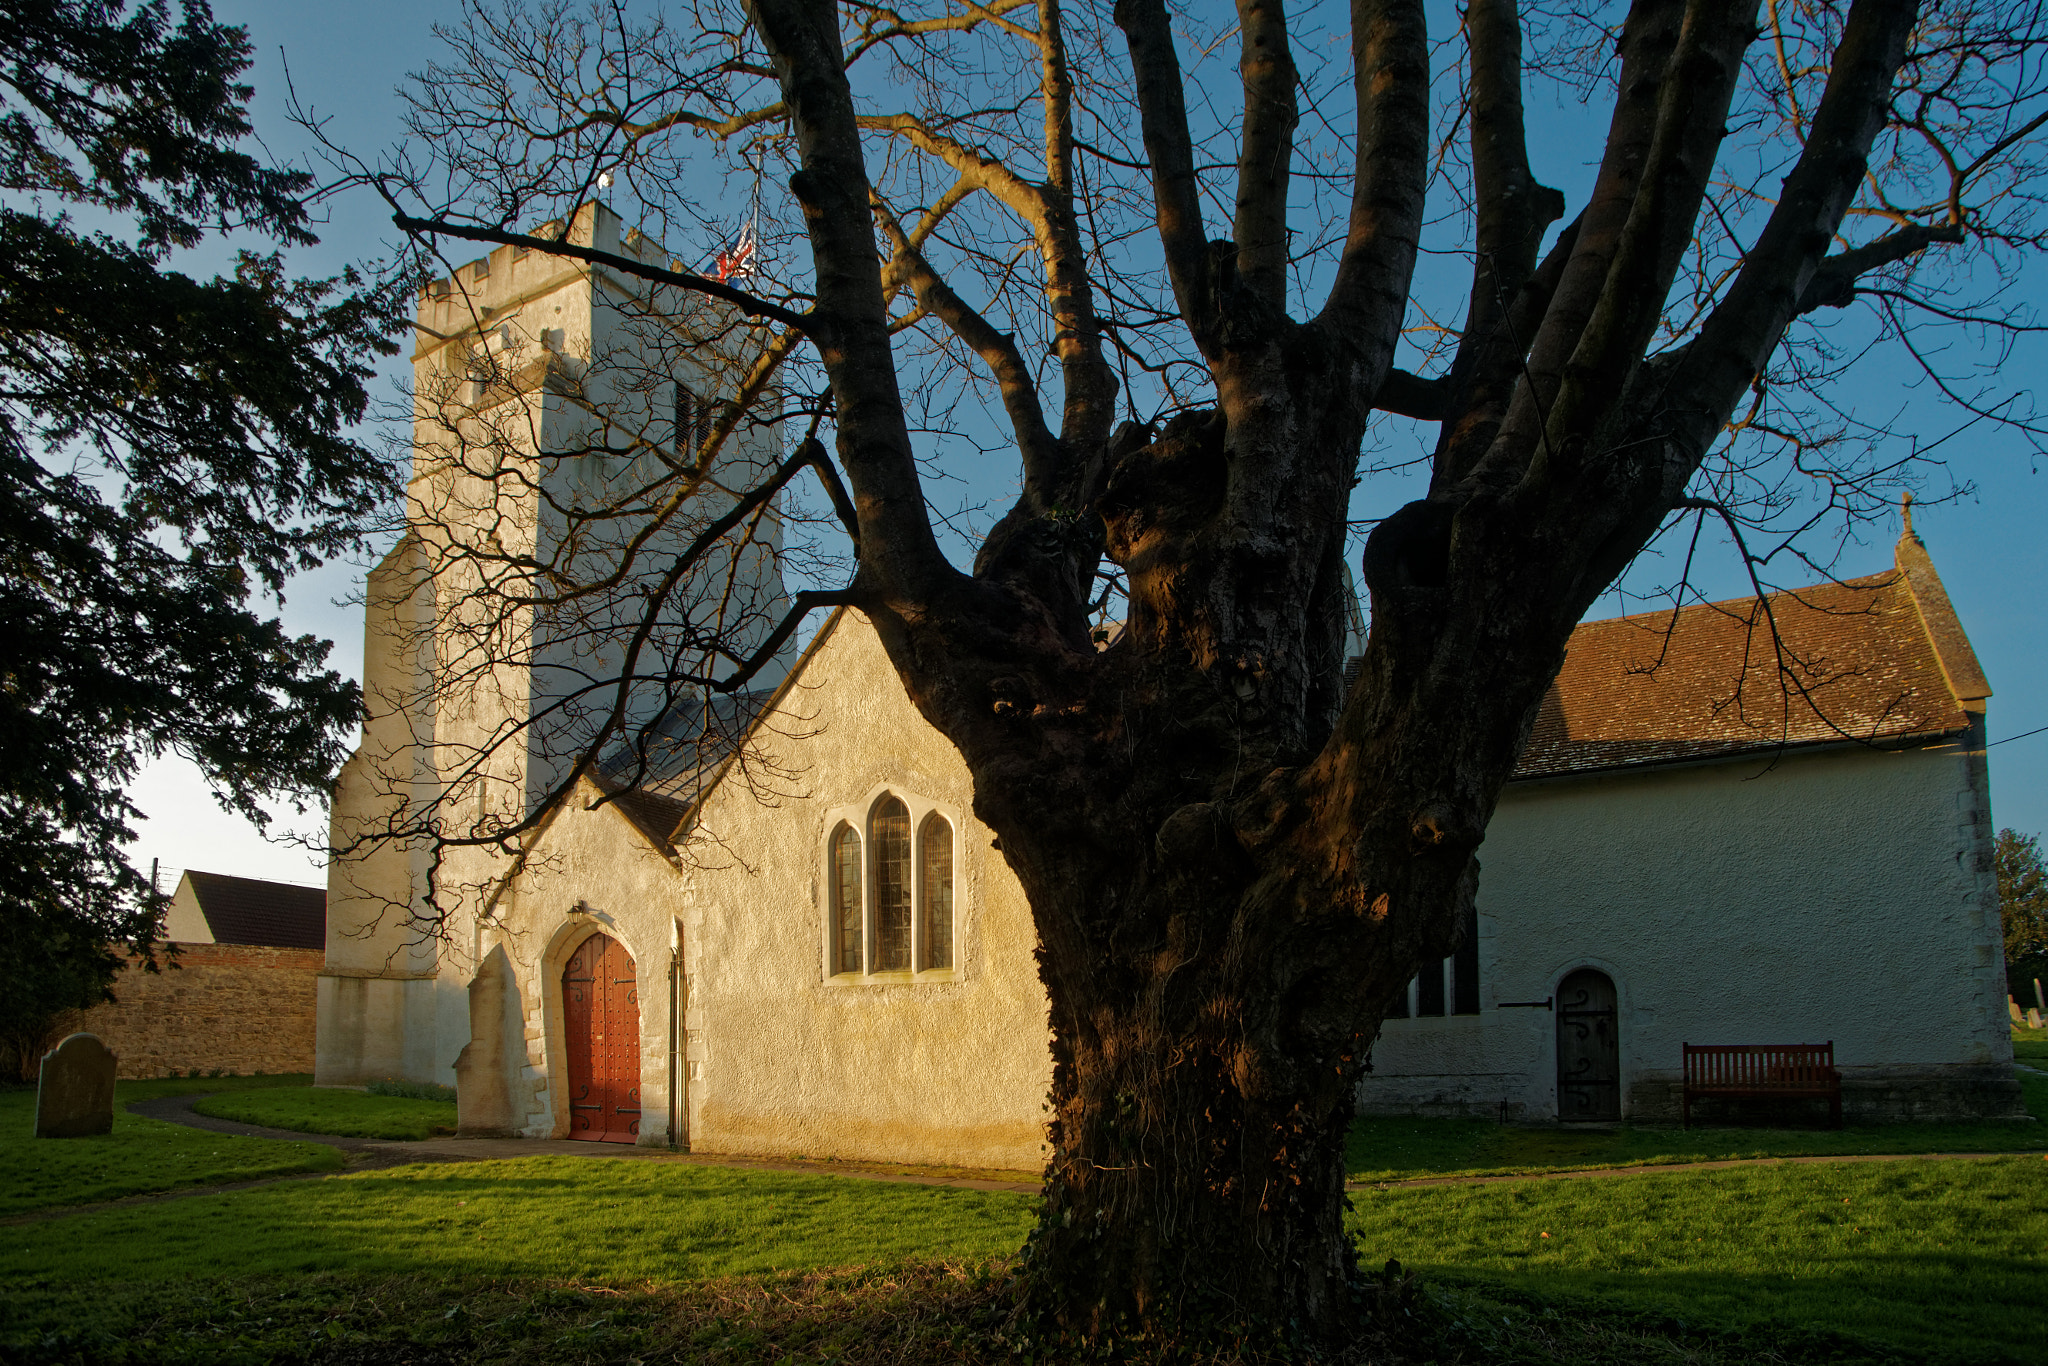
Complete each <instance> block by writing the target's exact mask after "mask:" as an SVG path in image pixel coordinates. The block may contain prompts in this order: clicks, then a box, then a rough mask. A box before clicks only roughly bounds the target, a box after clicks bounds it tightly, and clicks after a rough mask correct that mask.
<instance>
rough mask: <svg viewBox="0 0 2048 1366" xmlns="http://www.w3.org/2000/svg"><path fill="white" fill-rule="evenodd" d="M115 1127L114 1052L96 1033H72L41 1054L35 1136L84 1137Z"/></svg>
mask: <svg viewBox="0 0 2048 1366" xmlns="http://www.w3.org/2000/svg"><path fill="white" fill-rule="evenodd" d="M113 1128H114V1053H113V1050H112V1049H110V1048H108V1047H107V1046H106V1045H105V1044H103V1043H101V1042H100V1040H99V1036H98V1035H97V1034H73V1035H72V1036H71V1037H69V1038H67V1039H65V1040H64V1042H62V1043H60V1044H58V1045H57V1046H56V1047H55V1048H53V1049H51V1050H50V1051H49V1052H47V1053H45V1054H43V1071H42V1079H41V1081H40V1082H39V1083H38V1084H37V1086H36V1137H37V1138H86V1137H89V1136H90V1135H93V1134H104V1133H111V1132H112V1131H113Z"/></svg>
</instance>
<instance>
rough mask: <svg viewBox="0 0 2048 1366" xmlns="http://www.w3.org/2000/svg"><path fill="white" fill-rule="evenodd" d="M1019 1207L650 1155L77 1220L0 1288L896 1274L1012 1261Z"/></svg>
mask: <svg viewBox="0 0 2048 1366" xmlns="http://www.w3.org/2000/svg"><path fill="white" fill-rule="evenodd" d="M251 1141H252V1142H265V1141H267V1140H262V1139H256V1140H251ZM1033 1205H1034V1202H1033V1200H1032V1199H1031V1198H1030V1197H1028V1196H1022V1195H1009V1194H1005V1193H1001V1192H985V1191H972V1190H967V1191H963V1190H957V1189H949V1188H943V1187H933V1186H912V1185H900V1184H893V1183H885V1182H880V1181H860V1180H849V1179H847V1178H844V1177H834V1176H809V1175H803V1174H798V1173H789V1172H758V1171H742V1170H737V1169H734V1168H727V1167H705V1166H697V1165H693V1164H689V1163H681V1162H663V1161H660V1160H658V1159H649V1160H637V1161H602V1160H596V1159H592V1158H581V1157H528V1158H519V1159H516V1160H513V1161H507V1162H464V1163H460V1164H446V1165H421V1166H413V1167H396V1168H392V1169H389V1170H386V1171H380V1172H365V1173H361V1174H358V1175H353V1176H337V1177H333V1178H330V1179H329V1180H326V1181H303V1182H290V1183H287V1184H283V1185H277V1186H264V1187H259V1188H258V1189H255V1190H249V1191H235V1192H229V1193H226V1194H222V1195H211V1196H209V1195H195V1196H191V1197H188V1198H186V1199H183V1200H179V1201H175V1202H173V1203H169V1204H162V1205H152V1206H148V1207H129V1208H123V1209H114V1210H101V1211H96V1212H92V1213H87V1214H80V1215H77V1216H74V1217H72V1218H69V1219H66V1220H65V1221H64V1222H63V1225H62V1227H63V1229H64V1235H63V1237H61V1238H39V1239H36V1240H34V1242H33V1243H31V1242H30V1241H28V1240H19V1241H17V1242H16V1243H15V1244H14V1245H13V1246H9V1247H5V1248H0V1284H5V1285H9V1286H23V1285H49V1284H52V1283H57V1284H61V1283H64V1282H76V1281H152V1280H162V1281H175V1280H179V1279H183V1278H187V1277H203V1276H247V1275H275V1274H299V1273H310V1272H348V1273H352V1274H356V1275H363V1276H373V1277H389V1276H427V1277H439V1276H484V1277H516V1278H546V1279H559V1278H569V1279H584V1278H588V1279H594V1280H599V1281H602V1282H604V1283H606V1284H612V1285H618V1284H630V1283H633V1282H638V1281H643V1280H674V1279H679V1278H680V1279H690V1280H696V1279H703V1278H706V1277H713V1276H729V1275H738V1274H752V1273H760V1272H775V1271H792V1270H809V1269H811V1268H814V1267H832V1266H852V1265H870V1266H873V1265H893V1264H895V1263H899V1262H904V1261H907V1260H910V1259H912V1258H918V1257H990V1256H1004V1255H1007V1254H1009V1253H1012V1252H1014V1251H1016V1250H1017V1248H1018V1246H1019V1245H1020V1244H1022V1242H1023V1241H1024V1235H1025V1233H1026V1232H1027V1231H1028V1230H1029V1229H1030V1226H1031V1220H1032V1217H1033V1216H1032V1209H1033Z"/></svg>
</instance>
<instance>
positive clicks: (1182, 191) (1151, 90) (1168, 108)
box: [1115, 0, 1216, 355]
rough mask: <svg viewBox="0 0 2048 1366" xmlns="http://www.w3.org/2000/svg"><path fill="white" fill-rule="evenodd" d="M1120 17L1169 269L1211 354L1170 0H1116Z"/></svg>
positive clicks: (1204, 255)
mask: <svg viewBox="0 0 2048 1366" xmlns="http://www.w3.org/2000/svg"><path fill="white" fill-rule="evenodd" d="M1115 18H1116V25H1117V27H1118V28H1120V29H1122V30H1123V31H1124V41H1125V42H1126V44H1127V45H1128V46H1129V47H1130V52H1131V74H1132V77H1133V79H1134V80H1135V81H1136V84H1137V94H1138V112H1139V115H1140V120H1141V123H1142V125H1143V129H1144V139H1145V159H1146V160H1147V161H1149V162H1151V163H1152V203H1153V213H1154V216H1155V217H1156V218H1157V220H1158V223H1159V242H1160V245H1161V246H1162V247H1163V248H1164V249H1165V252H1166V274H1167V277H1168V278H1169V279H1170V280H1172V282H1173V296H1174V299H1175V300H1176V301H1177V302H1178V303H1179V305H1180V313H1181V317H1182V318H1183V319H1184V320H1185V321H1186V322H1187V325H1188V330H1189V332H1190V333H1192V334H1193V336H1194V340H1195V345H1196V346H1198V347H1200V348H1201V349H1202V351H1203V354H1205V355H1206V354H1208V353H1209V350H1210V348H1211V347H1212V346H1213V345H1214V339H1213V335H1212V334H1213V332H1214V330H1215V323H1216V301H1215V299H1214V298H1213V297H1212V296H1211V293H1210V288H1209V247H1208V240H1207V238H1206V236H1205V234H1204V233H1203V231H1202V200H1201V186H1200V184H1199V182H1198V181H1197V180H1196V178H1195V149H1194V140H1193V138H1192V137H1191V136H1190V134H1189V132H1188V106H1187V96H1186V93H1185V92H1184V91H1183V90H1182V88H1181V71H1180V59H1179V58H1178V57H1177V56H1175V55H1174V51H1173V28H1172V26H1171V25H1170V24H1169V23H1168V21H1167V16H1166V5H1165V0H1117V4H1116V11H1115Z"/></svg>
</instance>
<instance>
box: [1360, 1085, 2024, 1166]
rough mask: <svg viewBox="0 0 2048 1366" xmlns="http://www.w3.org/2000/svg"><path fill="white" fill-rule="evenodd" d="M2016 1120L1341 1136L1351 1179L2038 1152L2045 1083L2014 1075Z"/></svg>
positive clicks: (1456, 1128)
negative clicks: (2020, 1113) (2018, 1103)
mask: <svg viewBox="0 0 2048 1366" xmlns="http://www.w3.org/2000/svg"><path fill="white" fill-rule="evenodd" d="M2018 1077H2019V1082H2020V1091H2021V1095H2022V1097H2023V1099H2024V1102H2025V1104H2026V1106H2027V1109H2028V1111H2029V1112H2030V1113H2031V1114H2032V1115H2033V1116H2034V1119H2033V1121H2032V1122H2029V1121H2026V1120H1983V1121H1977V1122H1973V1123H1962V1124H1871V1125H1851V1126H1848V1127H1845V1128H1841V1129H1800V1128H1741V1129H1735V1128H1715V1129H1705V1128H1695V1129H1665V1128H1655V1129H1652V1128H1637V1127H1635V1126H1633V1125H1627V1124H1623V1125H1617V1126H1616V1127H1614V1128H1612V1129H1591V1130H1588V1129H1560V1128H1554V1127H1544V1126H1527V1127H1525V1126H1520V1125H1511V1124H1510V1125H1504V1124H1495V1123H1492V1122H1491V1121H1488V1120H1476V1119H1411V1118H1392V1117H1389V1118H1381V1117H1376V1116H1365V1117H1361V1118H1359V1119H1356V1120H1353V1121H1352V1124H1351V1131H1350V1133H1349V1134H1347V1135H1346V1140H1345V1143H1346V1146H1345V1167H1346V1170H1347V1171H1348V1172H1349V1173H1350V1176H1351V1179H1352V1180H1354V1181H1399V1180H1404V1179H1409V1178H1414V1177H1422V1176H1446V1175H1454V1174H1455V1175H1472V1176H1479V1175H1491V1174H1506V1173H1514V1172H1539V1171H1572V1170H1584V1169H1587V1168H1594V1167H1620V1166H1633V1165H1637V1164H1668V1163H1674V1162H1716V1161H1725V1160H1728V1159H1733V1158H1754V1157H1809V1156H1831V1157H1840V1156H1862V1155H1880V1154H1894V1153H1896V1154H1911V1153H1964V1152H2013V1151H2027V1150H2038V1149H2041V1148H2048V1077H2042V1076H2030V1075H2028V1074H2026V1073H2019V1074H2018Z"/></svg>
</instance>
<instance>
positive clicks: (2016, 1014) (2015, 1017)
mask: <svg viewBox="0 0 2048 1366" xmlns="http://www.w3.org/2000/svg"><path fill="white" fill-rule="evenodd" d="M2005 1008H2006V1009H2007V1010H2009V1011H2011V1012H2012V1022H2013V1023H2014V1024H2018V1023H2019V1022H2020V1021H2021V1020H2024V1019H2026V1018H2027V1017H2026V1016H2025V1015H2023V1014H2021V1013H2020V1003H2019V1002H2018V1001H2015V1000H2014V999H2013V998H2012V997H2010V996H2008V997H2006V998H2005Z"/></svg>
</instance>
